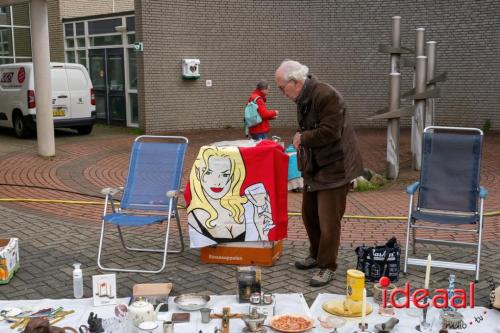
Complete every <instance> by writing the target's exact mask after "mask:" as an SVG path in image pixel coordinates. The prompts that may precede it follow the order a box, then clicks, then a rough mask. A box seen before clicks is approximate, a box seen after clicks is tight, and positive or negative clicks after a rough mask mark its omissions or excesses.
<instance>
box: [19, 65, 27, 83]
mask: <svg viewBox="0 0 500 333" xmlns="http://www.w3.org/2000/svg"><path fill="white" fill-rule="evenodd" d="M24 79H26V71H25V70H24V67H21V68H19V71H18V72H17V81H18V82H19V83H23V82H24Z"/></svg>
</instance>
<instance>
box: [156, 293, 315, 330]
mask: <svg viewBox="0 0 500 333" xmlns="http://www.w3.org/2000/svg"><path fill="white" fill-rule="evenodd" d="M275 299H276V306H275V315H279V314H285V313H297V314H304V315H310V314H309V307H308V305H307V303H306V301H305V299H304V296H302V294H275ZM225 306H229V307H231V313H248V311H249V304H248V303H241V304H240V303H238V300H237V298H236V296H235V295H231V296H226V295H223V296H210V302H209V303H208V304H207V307H208V308H211V309H213V312H212V313H222V308H223V307H225ZM168 309H169V312H168V313H163V314H161V315H160V316H159V319H162V320H169V319H170V317H171V316H172V313H173V312H188V311H183V310H181V309H179V308H177V306H176V305H175V303H174V302H173V299H172V298H170V299H169V304H168ZM189 312H190V313H191V315H190V317H191V318H190V322H189V323H178V324H175V327H174V332H175V333H198V332H200V331H202V332H203V333H213V332H214V328H215V327H216V326H218V327H221V320H220V319H212V320H211V321H210V323H208V324H202V323H201V315H200V311H189ZM268 320H269V318H267V319H266V323H267V321H268ZM244 327H245V323H244V322H243V320H241V319H231V321H230V323H229V328H230V333H233V332H234V333H241V332H242V331H243V328H244ZM268 332H270V333H271V329H268Z"/></svg>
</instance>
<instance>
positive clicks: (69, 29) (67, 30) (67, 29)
mask: <svg viewBox="0 0 500 333" xmlns="http://www.w3.org/2000/svg"><path fill="white" fill-rule="evenodd" d="M64 35H65V36H66V37H73V36H74V34H73V23H66V24H65V25H64Z"/></svg>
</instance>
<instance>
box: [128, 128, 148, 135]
mask: <svg viewBox="0 0 500 333" xmlns="http://www.w3.org/2000/svg"><path fill="white" fill-rule="evenodd" d="M128 132H129V133H130V134H133V135H143V134H144V131H143V130H142V129H140V128H129V130H128Z"/></svg>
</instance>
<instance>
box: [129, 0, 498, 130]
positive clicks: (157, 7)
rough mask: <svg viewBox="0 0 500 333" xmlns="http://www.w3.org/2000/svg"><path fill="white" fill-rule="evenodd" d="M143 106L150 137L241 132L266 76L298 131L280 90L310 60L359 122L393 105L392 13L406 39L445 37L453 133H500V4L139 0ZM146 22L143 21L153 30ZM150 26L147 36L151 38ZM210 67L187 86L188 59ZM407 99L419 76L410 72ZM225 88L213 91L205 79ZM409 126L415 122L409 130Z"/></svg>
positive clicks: (442, 119) (444, 121) (440, 52)
mask: <svg viewBox="0 0 500 333" xmlns="http://www.w3.org/2000/svg"><path fill="white" fill-rule="evenodd" d="M135 10H136V20H137V22H138V24H137V29H138V38H139V40H142V41H143V42H144V52H143V53H142V54H141V56H140V57H139V61H138V64H139V78H140V81H141V85H140V87H139V89H140V92H142V93H140V95H141V96H140V100H139V107H140V110H141V122H142V127H143V128H145V129H146V130H147V131H148V132H158V131H163V130H172V129H188V128H220V127H223V126H233V127H234V126H238V127H239V126H241V121H242V110H243V106H244V104H245V102H246V100H247V98H248V96H249V93H250V91H251V90H252V89H253V87H254V85H255V83H256V82H257V80H258V79H259V78H265V79H268V80H269V81H270V82H271V83H272V86H271V92H270V95H269V97H268V106H269V107H271V108H277V109H279V110H280V111H281V113H280V117H279V120H276V121H275V122H274V126H293V125H294V124H295V114H294V113H295V111H294V105H293V103H291V102H290V101H288V100H286V99H285V98H284V97H282V96H281V94H280V93H279V91H278V90H277V89H276V86H275V85H274V70H275V68H276V67H277V66H278V65H279V63H280V62H281V61H282V60H283V59H284V58H291V59H296V60H299V61H301V62H303V63H305V64H306V65H308V66H309V67H310V69H311V72H312V73H315V74H316V75H317V76H319V78H320V79H323V80H325V81H327V82H329V83H332V84H334V85H335V86H336V87H337V88H338V89H339V90H340V91H341V92H342V93H343V94H344V95H345V98H346V100H347V102H348V107H349V110H350V112H351V115H352V118H353V120H354V122H355V125H356V126H366V127H368V126H384V125H385V122H383V121H379V122H373V121H367V120H366V117H367V116H369V115H370V114H371V113H372V112H373V111H375V110H377V109H378V108H381V107H383V106H385V105H386V104H387V103H388V89H387V88H388V72H389V67H390V66H389V56H388V55H384V54H380V53H378V51H377V49H378V44H389V42H390V40H391V17H392V16H394V15H400V16H402V26H401V32H402V43H403V45H404V46H407V47H411V48H414V43H415V33H414V29H415V28H417V27H424V28H426V40H427V41H428V40H435V41H437V43H438V44H437V65H436V68H437V72H438V73H439V72H442V71H447V72H448V81H447V82H446V83H445V84H443V85H442V89H443V97H442V98H440V99H439V100H437V102H436V109H437V111H436V114H437V115H436V121H437V123H438V124H441V125H462V126H463V125H466V126H478V127H481V126H482V125H483V124H484V122H485V120H486V119H491V122H492V125H493V128H494V129H500V116H499V115H498V109H499V108H500V97H499V95H500V93H499V92H500V80H499V78H500V75H499V74H500V52H499V51H500V47H499V36H500V27H499V24H498V18H497V17H496V15H497V13H498V12H500V2H499V1H497V0H483V1H475V2H466V1H461V0H449V1H434V0H422V1H412V2H408V1H407V2H405V4H404V5H402V2H401V1H396V0H393V1H381V0H378V1H355V0H337V1H333V0H331V1H327V0H321V1H319V0H318V1H299V0H297V1H280V0H275V1H271V0H266V1H264V0H262V1H255V0H248V1H229V2H228V1H225V0H212V1H155V0H136V1H135ZM141 23H142V24H141ZM141 29H142V30H141ZM183 58H199V59H200V60H201V66H200V72H201V79H200V80H198V81H183V80H182V79H181V59H183ZM402 75H403V76H402V82H403V91H404V90H405V89H408V88H410V86H411V81H412V80H413V79H412V78H413V74H412V72H411V71H410V70H409V69H403V73H402ZM208 79H209V80H212V81H213V86H212V87H211V88H208V87H206V86H205V80H208ZM402 123H403V125H408V123H409V122H408V120H405V121H403V122H402Z"/></svg>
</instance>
